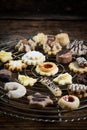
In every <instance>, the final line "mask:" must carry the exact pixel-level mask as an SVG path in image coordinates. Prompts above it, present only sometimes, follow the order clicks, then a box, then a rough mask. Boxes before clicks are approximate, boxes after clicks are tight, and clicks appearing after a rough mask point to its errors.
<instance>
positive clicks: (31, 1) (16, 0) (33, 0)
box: [0, 0, 87, 19]
mask: <svg viewBox="0 0 87 130" xmlns="http://www.w3.org/2000/svg"><path fill="white" fill-rule="evenodd" d="M39 15H40V16H43V15H49V16H60V17H61V16H70V17H71V16H72V17H73V18H77V17H78V18H85V19H86V18H87V0H0V17H2V18H3V17H5V16H6V17H8V18H9V17H10V16H11V17H17V16H19V17H22V18H25V17H27V18H29V17H30V16H39ZM6 17H5V18H6ZM60 17H57V19H58V18H60Z"/></svg>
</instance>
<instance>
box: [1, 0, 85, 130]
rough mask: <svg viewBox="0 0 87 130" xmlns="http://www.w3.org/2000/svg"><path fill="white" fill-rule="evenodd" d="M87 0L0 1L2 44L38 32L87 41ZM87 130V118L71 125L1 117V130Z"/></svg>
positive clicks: (69, 123) (70, 123)
mask: <svg viewBox="0 0 87 130" xmlns="http://www.w3.org/2000/svg"><path fill="white" fill-rule="evenodd" d="M86 8H87V1H86V0H1V1H0V43H3V42H7V41H10V40H15V39H19V40H20V39H21V38H29V37H30V36H32V35H35V34H37V33H38V32H43V33H45V34H57V33H60V32H66V33H68V34H69V36H70V39H79V40H81V39H82V40H86V41H87V11H86V10H87V9H86ZM43 129H47V130H48V129H51V130H52V129H53V130H58V129H59V130H60V129H75V130H81V129H82V130H86V129H87V119H86V120H81V121H75V122H68V123H64V122H62V123H44V122H36V121H28V120H20V119H15V118H12V117H7V116H4V115H1V114H0V130H43Z"/></svg>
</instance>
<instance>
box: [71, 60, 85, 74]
mask: <svg viewBox="0 0 87 130" xmlns="http://www.w3.org/2000/svg"><path fill="white" fill-rule="evenodd" d="M69 69H70V70H71V71H73V72H75V73H85V72H87V67H84V68H83V67H80V66H79V65H78V63H77V62H71V63H70V64H69Z"/></svg>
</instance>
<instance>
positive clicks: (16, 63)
mask: <svg viewBox="0 0 87 130" xmlns="http://www.w3.org/2000/svg"><path fill="white" fill-rule="evenodd" d="M5 67H6V68H8V69H9V70H11V71H14V70H16V71H22V69H23V68H26V64H25V63H22V60H10V61H9V63H6V64H5Z"/></svg>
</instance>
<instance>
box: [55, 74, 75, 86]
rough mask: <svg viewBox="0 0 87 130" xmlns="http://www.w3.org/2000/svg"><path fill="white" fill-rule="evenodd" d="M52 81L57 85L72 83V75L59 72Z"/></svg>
mask: <svg viewBox="0 0 87 130" xmlns="http://www.w3.org/2000/svg"><path fill="white" fill-rule="evenodd" d="M53 81H54V82H56V83H58V84H59V85H66V84H72V76H71V75H70V74H69V73H64V74H60V75H59V76H58V77H56V78H55V79H53Z"/></svg>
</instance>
